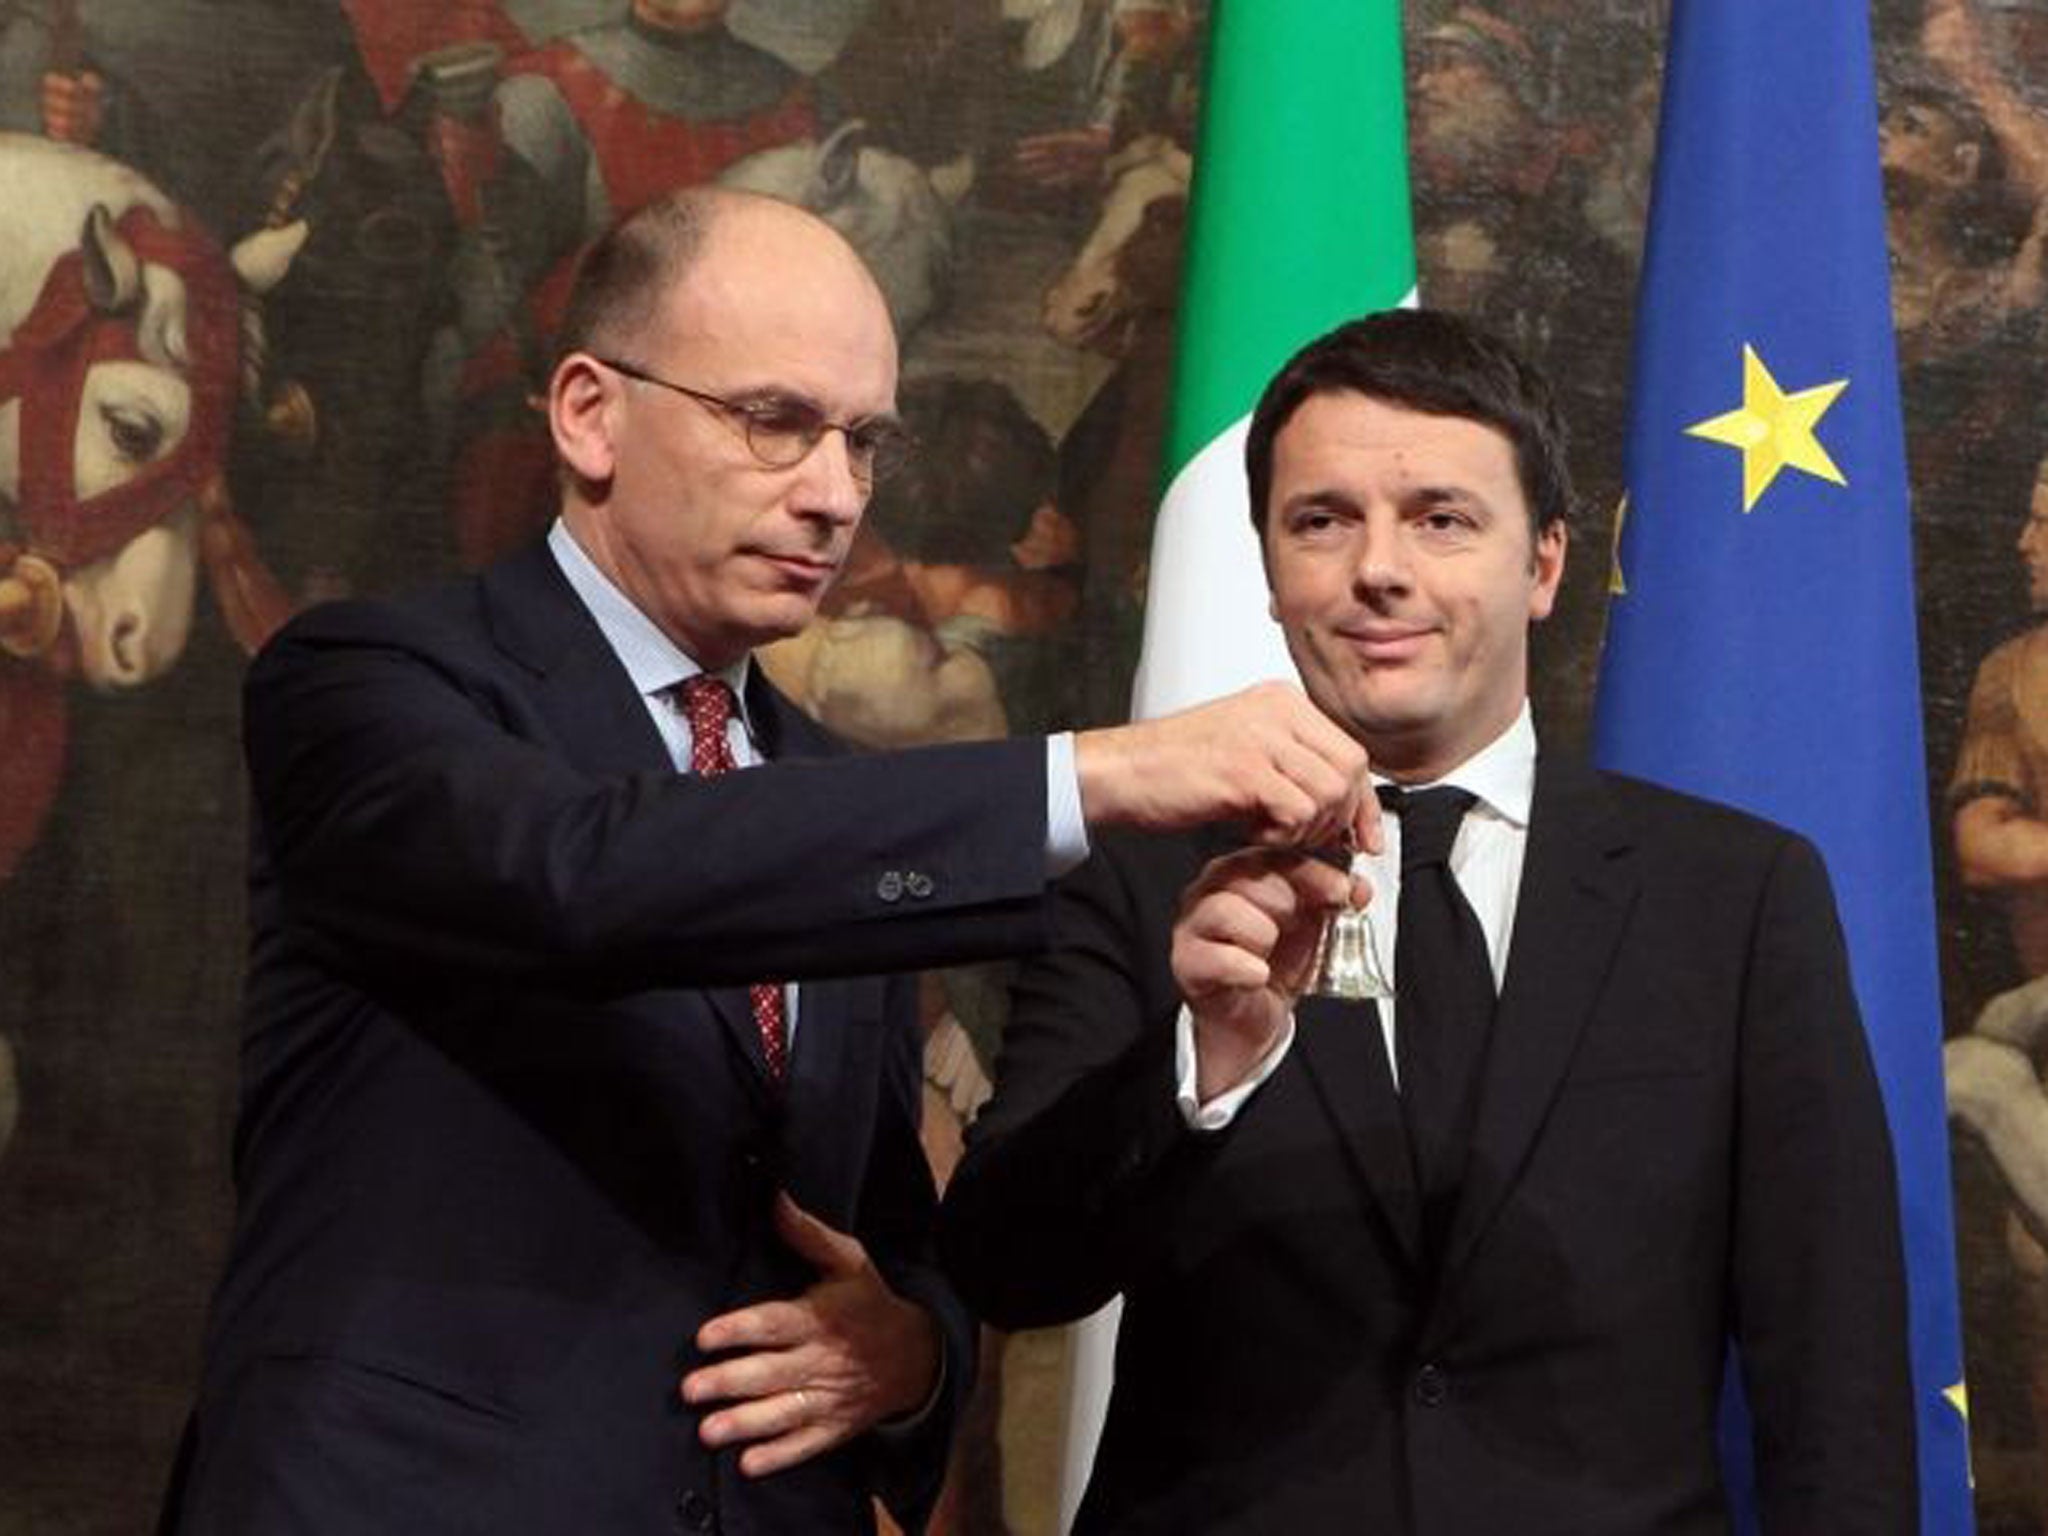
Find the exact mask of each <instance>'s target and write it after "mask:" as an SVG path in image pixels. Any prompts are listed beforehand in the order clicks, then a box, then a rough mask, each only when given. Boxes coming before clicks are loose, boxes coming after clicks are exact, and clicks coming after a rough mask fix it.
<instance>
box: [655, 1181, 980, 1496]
mask: <svg viewBox="0 0 2048 1536" xmlns="http://www.w3.org/2000/svg"><path fill="white" fill-rule="evenodd" d="M775 1227H776V1231H777V1232H778V1233H779V1234H780V1235H781V1237H782V1240H783V1241H784V1242H786V1243H787V1244H789V1246H790V1247H791V1249H793V1250H794V1251H795V1252H796V1253H797V1254H799V1255H801V1256H802V1257H803V1258H804V1259H806V1260H807V1261H809V1262H810V1263H811V1264H812V1265H814V1266H815V1267H816V1268H817V1270H818V1280H817V1282H816V1283H815V1284H814V1285H812V1286H811V1287H810V1288H809V1289H808V1290H806V1291H805V1292H804V1293H803V1294H802V1295H801V1296H798V1297H795V1298H794V1299H792V1300H788V1301H766V1302H761V1303H758V1304H757V1305H754V1306H750V1307H742V1308H740V1309H739V1310H738V1311H736V1312H726V1313H722V1314H720V1315H719V1316H717V1317H714V1318H712V1319H711V1320H710V1321H709V1322H707V1323H705V1324H704V1326H703V1327H702V1328H700V1329H698V1330H697V1347H698V1348H699V1349H702V1350H704V1351H705V1352H706V1353H717V1354H722V1355H724V1357H725V1358H723V1359H720V1360H718V1361H716V1362H714V1363H713V1364H710V1365H706V1366H701V1367H699V1368H698V1369H696V1370H694V1371H692V1372H690V1374H689V1375H687V1376H685V1377H684V1378H683V1382H682V1387H681V1391H682V1396H683V1400H684V1401H685V1402H687V1403H690V1404H692V1405H693V1406H700V1407H702V1406H709V1405H712V1404H718V1405H720V1406H718V1407H717V1408H716V1409H715V1410H714V1411H712V1412H710V1413H707V1414H706V1415H705V1418H704V1421H703V1423H702V1424H701V1425H699V1426H698V1435H699V1437H700V1438H701V1439H702V1440H703V1442H704V1443H705V1444H706V1445H708V1446H713V1447H719V1446H728V1445H738V1444H741V1443H743V1442H750V1443H747V1444H746V1448H745V1449H744V1450H743V1451H741V1453H740V1458H739V1467H740V1471H741V1472H743V1473H745V1474H746V1475H747V1476H749V1477H762V1476H765V1475H767V1474H768V1473H770V1472H779V1471H781V1470H782V1469H784V1468H785V1467H791V1466H795V1465H796V1464H797V1463H798V1462H801V1461H807V1460H809V1459H810V1458H811V1457H813V1456H817V1455H820V1454H822V1453H823V1452H825V1451H829V1450H831V1449H832V1448H833V1447H834V1446H836V1445H840V1444H842V1443H844V1442H845V1441H848V1440H851V1439H853V1438H854V1437H855V1436H856V1435H860V1434H864V1433H865V1432H866V1431H868V1430H869V1429H872V1428H873V1427H874V1426H875V1425H877V1424H879V1423H881V1422H882V1421H883V1420H885V1419H892V1418H897V1417H901V1416H902V1415H904V1414H908V1413H912V1412H914V1411H915V1410H917V1409H918V1408H920V1407H922V1406H923V1405H924V1404H925V1403H926V1402H927V1401H928V1400H929V1399H930V1397H931V1394H932V1389H933V1388H934V1386H935V1385H936V1384H937V1382H938V1372H939V1358H940V1357H939V1332H938V1324H937V1323H936V1322H935V1321H934V1320H933V1318H932V1317H931V1316H930V1314H928V1313H927V1312H926V1311H925V1310H924V1309H923V1308H922V1307H919V1306H918V1305H916V1304H915V1303H914V1302H910V1301H906V1300H904V1299H903V1298H902V1297H901V1296H899V1295H897V1294H896V1293H895V1292H894V1291H892V1290H891V1289H890V1288H889V1286H888V1283H887V1282H886V1281H884V1280H883V1279H882V1277H881V1275H880V1274H879V1273H878V1272H877V1271H876V1269H875V1266H874V1265H873V1263H872V1262H870V1261H869V1259H868V1254H867V1249H866V1248H865V1247H863V1246H862V1245H861V1242H860V1239H858V1238H856V1237H854V1236H853V1235H852V1234H850V1233H846V1232H840V1231H837V1230H835V1229H834V1228H832V1227H829V1226H827V1225H826V1224H825V1223H824V1222H822V1221H820V1220H818V1219H817V1218H816V1217H815V1216H812V1215H810V1214H809V1213H808V1212H806V1211H804V1210H803V1209H802V1208H801V1207H800V1206H798V1205H797V1203H796V1202H795V1201H794V1200H792V1199H791V1198H790V1197H789V1195H788V1194H787V1193H786V1192H785V1193H781V1194H778V1195H777V1196H776V1197H775Z"/></svg>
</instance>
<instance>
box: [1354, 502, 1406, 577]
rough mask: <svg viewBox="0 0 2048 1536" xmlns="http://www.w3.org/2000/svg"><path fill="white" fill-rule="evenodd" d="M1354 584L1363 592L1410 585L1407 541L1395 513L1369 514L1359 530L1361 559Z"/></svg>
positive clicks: (1355, 570)
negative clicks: (1392, 515) (1385, 514)
mask: <svg viewBox="0 0 2048 1536" xmlns="http://www.w3.org/2000/svg"><path fill="white" fill-rule="evenodd" d="M1351 580H1352V584H1353V585H1354V586H1355V587H1356V588H1357V589H1358V590H1359V591H1361V592H1385V591H1399V590H1405V589H1406V587H1407V586H1408V554H1407V543H1406V541H1405V539H1404V538H1403V537H1402V530H1401V525H1400V522H1399V520H1398V519H1396V518H1393V517H1380V516H1377V515H1372V516H1368V517H1367V518H1366V519H1365V522H1364V525H1363V526H1362V527H1361V528H1360V530H1359V536H1358V563H1357V564H1356V565H1355V566H1354V567H1353V568H1352V572H1351Z"/></svg>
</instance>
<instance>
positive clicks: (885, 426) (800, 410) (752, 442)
mask: <svg viewBox="0 0 2048 1536" xmlns="http://www.w3.org/2000/svg"><path fill="white" fill-rule="evenodd" d="M595 361H597V362H600V363H602V364H603V365H604V366H605V367H607V368H609V369H611V370H612V372H614V373H622V374H624V375H625V376H626V377H627V378H629V379H634V380H637V381H638V382H640V383H642V384H652V385H653V386H654V387H655V388H657V389H665V390H668V391H669V392H670V393H671V394H677V395H682V396H685V397H686V398H688V399H691V400H694V401H696V402H697V403H698V404H699V405H701V406H704V407H705V408H706V409H708V410H712V411H716V412H717V413H718V414H719V415H720V416H723V417H724V418H725V419H726V420H727V421H729V422H732V423H733V424H734V425H736V426H737V427H738V428H739V429H740V431H741V433H742V434H743V435H744V436H745V437H746V440H747V448H748V449H749V451H751V452H752V453H753V455H754V457H755V458H756V459H757V460H759V461H760V463H761V464H762V466H763V467H764V468H767V469H794V468H795V467H796V466H797V465H799V464H801V463H802V462H803V461H804V459H805V458H806V457H808V456H809V454H810V452H811V450H812V449H814V448H816V447H817V446H818V444H819V443H820V442H822V441H823V440H824V437H825V434H826V433H827V432H835V431H836V432H838V433H839V434H840V436H842V437H844V438H845V439H846V461H847V465H848V467H849V468H850V469H851V470H852V471H853V478H854V479H856V480H858V481H859V482H860V483H861V484H862V485H870V486H871V485H873V484H874V483H875V482H876V481H877V480H885V479H887V478H888V477H889V476H890V475H892V474H894V473H895V472H896V471H897V470H899V469H901V468H902V467H903V465H904V462H905V461H906V460H908V459H909V457H910V454H911V451H912V449H914V448H915V447H916V446H917V443H916V439H914V438H913V437H911V435H910V434H909V433H908V432H907V431H905V430H904V429H903V427H902V426H901V425H900V424H899V423H897V422H894V421H891V420H889V419H887V418H886V417H880V418H876V419H874V420H870V421H834V420H832V419H831V418H830V417H829V416H827V415H826V414H825V413H824V412H823V411H821V410H819V409H818V408H817V407H816V406H815V405H813V404H811V402H810V401H808V400H805V399H802V398H800V397H798V396H796V395H784V394H778V393H774V392H769V393H765V394H759V395H749V396H747V397H746V398H744V399H739V400H734V399H730V398H728V397H727V396H725V395H714V394H712V393H711V392H710V391H709V390H704V389H692V388H690V386H689V385H687V384H678V383H676V382H675V381H674V380H672V379H664V378H661V377H659V376H658V375H656V374H652V373H649V372H648V371H647V370H646V369H644V368H638V367H635V366H634V365H633V364H631V363H622V362H620V361H618V360H617V359H616V358H610V357H597V358H595Z"/></svg>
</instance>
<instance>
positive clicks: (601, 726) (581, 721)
mask: <svg viewBox="0 0 2048 1536" xmlns="http://www.w3.org/2000/svg"><path fill="white" fill-rule="evenodd" d="M481 581H482V588H483V605H484V617H485V622H486V623H487V624H488V625H489V627H490V633H491V638H492V639H493V640H494V641H495V642H496V643H497V645H498V648H499V649H500V650H502V651H503V652H504V653H505V654H506V655H507V656H509V657H511V658H512V660H513V661H515V662H517V663H518V664H519V666H520V667H521V668H523V669H524V670H525V671H526V672H527V673H528V674H529V675H530V676H531V678H532V692H531V694H530V698H531V701H532V703H533V705H534V707H535V708H536V709H537V710H539V711H540V713H541V715H542V716H543V717H544V718H545V719H546V721H547V722H548V724H549V726H550V727H551V728H552V730H553V732H554V736H555V741H554V745H555V746H557V747H558V748H559V749H560V751H561V753H562V755H563V756H564V757H565V758H566V759H567V760H568V761H569V762H571V763H573V764H575V765H576V766H577V767H578V768H581V769H584V770H585V771H587V772H589V773H593V774H618V773H658V772H661V771H663V770H667V771H670V772H673V771H674V768H675V765H674V763H672V762H671V761H670V759H669V755H668V748H667V746H666V745H664V744H663V742H662V739H661V732H660V731H658V730H656V729H655V728H654V722H653V720H651V719H650V718H648V714H647V705H646V703H645V701H643V700H642V699H641V697H640V693H639V690H638V689H636V688H634V686H633V680H632V679H631V678H629V677H628V676H627V675H626V669H625V668H624V667H623V666H621V665H620V664H619V658H618V657H617V656H616V655H615V654H614V653H613V651H612V648H611V644H610V642H608V641H607V640H606V639H605V637H604V631H603V630H601V629H599V628H598V627H597V620H595V619H593V618H592V617H591V616H590V610H589V609H587V608H585V607H584V606H583V603H582V600H581V599H580V598H578V597H577V596H576V590H575V588H573V587H571V586H570V585H569V580H568V578H567V577H566V576H564V575H563V574H562V571H561V567H560V566H558V565H556V564H555V557H554V556H553V555H552V554H550V553H549V552H548V548H547V546H546V545H545V544H536V545H533V546H532V547H531V548H529V549H526V550H523V551H521V552H520V553H519V554H516V555H514V556H512V557H511V558H510V559H508V560H504V561H501V562H500V563H499V564H497V565H494V566H492V567H491V568H490V569H489V570H487V571H485V572H484V573H483V576H482V577H481Z"/></svg>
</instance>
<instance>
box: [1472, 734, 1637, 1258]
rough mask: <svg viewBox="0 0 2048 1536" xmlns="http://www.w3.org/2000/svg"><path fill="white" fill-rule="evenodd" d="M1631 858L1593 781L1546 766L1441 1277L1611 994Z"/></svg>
mask: <svg viewBox="0 0 2048 1536" xmlns="http://www.w3.org/2000/svg"><path fill="white" fill-rule="evenodd" d="M1626 848H1627V838H1626V835H1625V829H1624V828H1623V827H1622V826H1621V825H1620V824H1619V818H1618V817H1617V816H1616V815H1615V813H1614V811H1613V809H1612V806H1611V803H1610V801H1609V798H1608V796H1607V794H1606V791H1605V790H1604V789H1603V788H1602V786H1601V783H1600V780H1599V778H1598V776H1597V775H1595V774H1594V773H1593V772H1592V771H1591V770H1590V769H1588V768H1586V767H1584V766H1583V765H1582V764H1579V763H1576V762H1570V761H1564V762H1557V761H1553V760H1552V759H1550V758H1547V757H1546V758H1544V759H1541V760H1540V761H1539V763H1538V766H1537V771H1536V789H1535V797H1534V801H1533V805H1532V809H1531V811H1530V818H1529V846H1528V852H1527V854H1526V856H1525V857H1524V859H1523V863H1522V887H1521V892H1520V895H1519V897H1518V899H1517V901H1516V907H1515V931H1514V934H1513V936H1512V939H1511V945H1510V949H1509V955H1508V969H1507V979H1506V983H1505V985H1504V986H1503V987H1502V989H1501V998H1500V1006H1499V1009H1498V1011H1497V1012H1496V1013H1495V1016H1494V1023H1493V1034H1492V1038H1491V1040H1490V1042H1489V1044H1488V1046H1487V1052H1486V1061H1485V1065H1484V1068H1483V1069H1482V1075H1481V1084H1480V1097H1479V1108H1478V1117H1477V1122H1476V1124H1475V1126H1474V1129H1473V1136H1472V1151H1471V1158H1470V1161H1469V1162H1468V1163H1467V1165H1466V1169H1465V1181H1464V1188H1463V1190H1462V1192H1461V1193H1460V1196H1459V1201H1458V1209H1457V1212H1456V1214H1455V1215H1454V1216H1453V1217H1452V1221H1451V1232H1450V1236H1449V1238H1448V1240H1447V1242H1446V1246H1445V1254H1444V1274H1445V1276H1446V1277H1449V1276H1450V1275H1451V1274H1452V1273H1454V1272H1455V1271H1456V1269H1457V1268H1458V1266H1459V1265H1461V1264H1462V1263H1463V1262H1464V1261H1465V1259H1466V1258H1468V1257H1469V1256H1470V1254H1471V1252H1472V1249H1473V1247H1474V1245H1475V1244H1476V1243H1477V1242H1478V1240H1479V1238H1480V1237H1481V1236H1482V1235H1483V1234H1484V1232H1485V1230H1486V1226H1487V1223H1488V1222H1489V1221H1490V1220H1491V1219H1492V1217H1493V1215H1494V1213H1495V1211H1496V1210H1498V1208H1499V1206H1500V1202H1501V1199H1502V1197H1503V1196H1504V1195H1505V1194H1506V1193H1507V1191H1508V1189H1509V1188H1510V1187H1511V1186H1512V1185H1513V1183H1514V1181H1515V1179H1516V1178H1517V1177H1518V1176H1519V1174H1520V1171H1521V1168H1522V1165H1523V1163H1524V1162H1525V1161H1526V1159H1527V1157H1528V1155H1529V1150H1530V1147H1531V1145H1532V1144H1533V1143H1534V1141H1535V1139H1536V1136H1537V1134H1538V1132H1539V1131H1540V1130H1541V1129H1542V1126H1543V1122H1544V1119H1545V1117H1546V1116H1547V1115H1548V1114H1549V1112H1550V1106H1551V1104H1552V1102H1553V1101H1554V1100H1555V1098H1556V1096H1557V1090H1558V1086H1559V1084H1560V1082H1561V1081H1562V1080H1563V1077H1564V1073H1565V1069H1566V1067H1567V1066H1568V1065H1569V1064H1570V1062H1571V1057H1572V1052H1573V1050H1574V1049H1575V1048H1576V1047H1577V1044H1578V1039H1579V1035H1580V1032H1581V1031H1582V1030H1583V1029H1584V1027H1585V1024H1586V1020H1587V1018H1588V1017H1589V1016H1590V1015H1591V1013H1592V1010H1593V1005H1594V1003H1595V1002H1596V1001H1597V999H1598V997H1599V995H1600V991H1601V988H1602V987H1603V986H1604V985H1605V983H1606V979H1607V975H1608V972H1609V970H1610V968H1611V967H1612V964H1613V961H1614V956H1615V952H1616V950H1617V948H1618V947H1619V945H1620V942H1621V937H1622V933H1623V931H1624V929H1625V927H1626V925H1627V920H1628V914H1629V911H1630V909H1631V908H1632V906H1633V905H1634V902H1635V898H1636V876H1635V873H1634V871H1633V869H1632V868H1631V867H1630V864H1629V861H1628V860H1627V859H1626V858H1625V857H1622V855H1623V854H1624V853H1625V851H1626Z"/></svg>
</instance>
